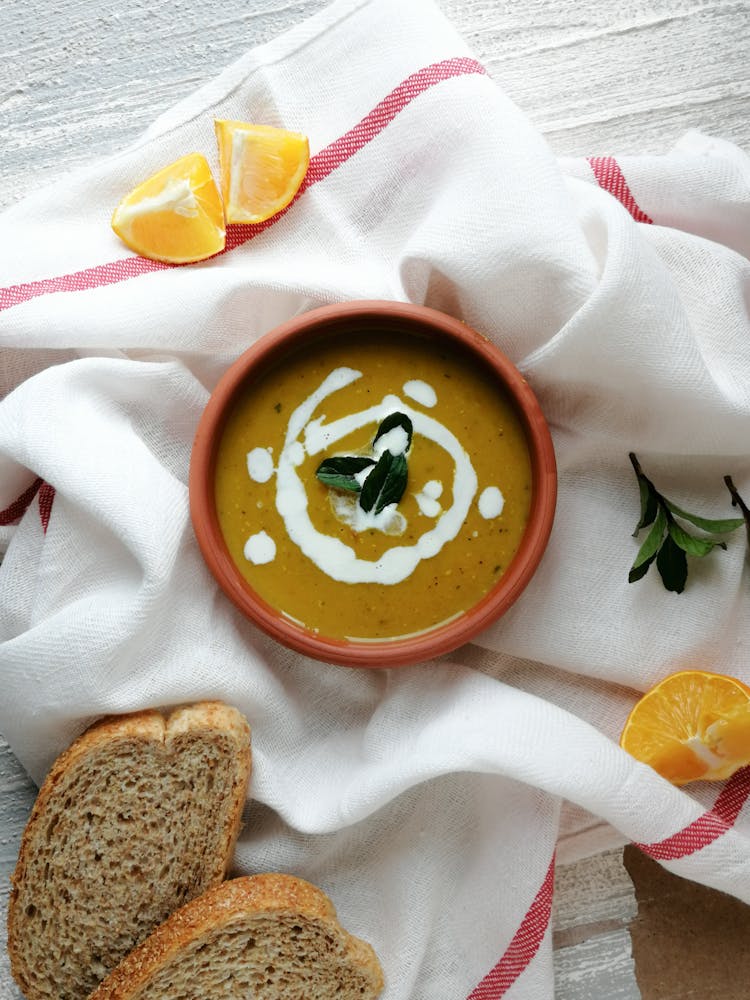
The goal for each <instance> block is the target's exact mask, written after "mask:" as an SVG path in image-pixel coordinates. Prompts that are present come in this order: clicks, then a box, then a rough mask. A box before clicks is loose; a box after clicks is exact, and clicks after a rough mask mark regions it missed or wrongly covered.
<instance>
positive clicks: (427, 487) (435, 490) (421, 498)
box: [414, 479, 443, 517]
mask: <svg viewBox="0 0 750 1000" xmlns="http://www.w3.org/2000/svg"><path fill="white" fill-rule="evenodd" d="M442 494H443V484H442V483H441V482H439V481H438V480H437V479H430V480H429V481H428V482H426V483H425V484H424V486H423V487H422V491H421V493H415V494H414V499H415V500H416V501H417V506H418V507H419V510H420V513H422V514H424V516H425V517H437V516H438V515H439V514H440V512H441V510H442V509H443V508H442V507H441V506H440V504H439V503H438V498H439V497H441V496H442Z"/></svg>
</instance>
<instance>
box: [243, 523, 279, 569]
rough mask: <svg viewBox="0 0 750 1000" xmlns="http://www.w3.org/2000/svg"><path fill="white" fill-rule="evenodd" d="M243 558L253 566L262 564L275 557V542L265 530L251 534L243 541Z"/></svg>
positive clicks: (271, 560)
mask: <svg viewBox="0 0 750 1000" xmlns="http://www.w3.org/2000/svg"><path fill="white" fill-rule="evenodd" d="M244 552H245V559H247V560H248V562H251V563H253V565H255V566H263V565H264V564H265V563H270V562H273V560H274V559H275V558H276V542H274V540H273V538H271V536H270V535H269V534H267V533H266V532H265V531H259V532H258V534H257V535H251V536H250V537H249V538H248V540H247V541H246V542H245V549H244Z"/></svg>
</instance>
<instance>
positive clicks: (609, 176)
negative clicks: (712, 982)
mask: <svg viewBox="0 0 750 1000" xmlns="http://www.w3.org/2000/svg"><path fill="white" fill-rule="evenodd" d="M588 162H589V166H590V167H591V169H592V170H593V171H594V177H596V180H597V183H598V184H599V187H601V188H604V190H605V191H609V193H610V194H611V195H614V196H615V198H617V200H618V201H619V202H620V204H621V205H624V206H625V208H626V209H627V210H628V211H629V212H630V214H631V215H632V216H633V218H634V219H635V221H636V222H647V223H649V224H653V221H654V220H653V219H652V218H651V217H650V216H648V215H646V213H645V212H644V211H643V210H642V209H641V208H639V207H638V205H637V203H636V200H635V198H634V197H633V193H632V191H631V190H630V188H629V187H628V182H627V181H626V180H625V176H624V174H623V172H622V170H620V165H619V163H618V162H617V160H616V159H615V158H614V156H589V157H588Z"/></svg>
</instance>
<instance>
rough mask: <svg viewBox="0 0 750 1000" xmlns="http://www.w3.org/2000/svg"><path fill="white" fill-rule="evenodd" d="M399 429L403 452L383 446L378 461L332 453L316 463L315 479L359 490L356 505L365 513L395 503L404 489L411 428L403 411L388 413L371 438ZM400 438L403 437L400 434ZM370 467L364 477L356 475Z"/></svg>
mask: <svg viewBox="0 0 750 1000" xmlns="http://www.w3.org/2000/svg"><path fill="white" fill-rule="evenodd" d="M397 427H399V428H401V429H402V430H403V432H404V435H405V444H404V447H403V451H398V452H392V451H391V450H390V448H388V447H383V445H381V448H382V449H383V450H382V452H381V454H380V456H379V457H378V459H377V461H376V460H375V459H374V458H369V457H367V456H365V455H335V456H333V457H332V458H326V459H324V460H323V461H322V462H321V463H320V465H319V466H318V468H317V470H316V473H315V475H316V476H317V477H318V479H319V480H320V481H321V482H322V483H324V484H325V485H326V486H329V487H331V488H333V489H338V490H345V491H347V492H350V493H359V501H358V502H359V506H360V507H361V508H362V510H363V511H365V513H370V511H374V512H375V514H380V513H381V512H382V511H383V510H385V508H386V507H388V506H389V505H390V504H394V503H398V502H399V501H400V500H401V498H402V496H403V495H404V493H405V492H406V484H407V482H408V478H409V475H408V467H407V463H406V452H408V451H409V449H410V448H411V442H412V437H413V435H414V428H413V425H412V422H411V420H410V419H409V417H407V416H406V414H405V413H399V412H394V413H389V414H388V416H387V417H386V418H385V419H384V420H383V421H382V422H381V423H380V426H379V427H378V429H377V432H376V434H375V437H374V439H373V442H372V444H373V448H374V447H375V443H376V442H377V441H379V440H380V438H382V437H383V436H384V435H385V434H388V433H389V432H390V431H393V430H395V429H396V428H397ZM402 440H403V437H402ZM368 468H369V469H370V471H369V472H368V473H367V476H366V477H364V478H363V481H362V477H360V478H357V474H358V473H361V472H364V471H365V469H368Z"/></svg>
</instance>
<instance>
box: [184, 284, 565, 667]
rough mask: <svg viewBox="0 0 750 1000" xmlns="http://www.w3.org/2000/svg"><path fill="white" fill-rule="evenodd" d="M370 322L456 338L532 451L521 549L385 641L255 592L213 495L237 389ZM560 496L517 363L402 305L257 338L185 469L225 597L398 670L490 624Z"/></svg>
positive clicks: (221, 391) (366, 663) (309, 648)
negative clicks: (489, 581)
mask: <svg viewBox="0 0 750 1000" xmlns="http://www.w3.org/2000/svg"><path fill="white" fill-rule="evenodd" d="M373 320H376V321H377V323H378V326H379V328H382V329H383V330H392V331H403V332H412V333H419V334H421V335H425V334H427V335H428V336H429V337H430V338H433V339H437V340H443V341H445V340H447V341H453V342H456V341H458V342H459V343H460V344H462V345H463V347H464V349H465V350H468V351H469V352H470V353H471V354H473V355H474V357H475V358H476V359H477V361H478V363H479V364H481V365H483V366H485V367H486V368H487V369H489V370H490V372H491V373H494V376H495V377H496V378H497V382H498V385H499V386H500V387H501V389H502V390H504V392H505V394H506V396H508V397H509V398H510V399H511V400H512V401H513V402H514V404H515V406H516V408H517V412H518V414H519V416H520V419H521V424H522V426H523V428H524V431H525V434H526V440H527V444H528V448H529V452H530V456H531V470H532V484H531V489H532V498H531V510H530V514H529V520H528V523H527V525H526V528H525V532H524V535H523V537H522V540H521V544H520V547H519V548H518V551H517V552H516V554H515V556H514V557H513V559H512V561H511V563H510V565H509V566H508V568H507V569H506V571H505V573H504V574H503V576H502V577H500V579H499V580H498V582H497V583H496V585H495V586H494V587H493V588H492V589H491V590H490V591H489V592H488V593H487V594H485V596H484V597H483V598H482V599H481V600H480V601H479V602H478V603H477V604H476V605H475V606H474V607H472V608H470V609H469V610H468V611H467V612H466V613H465V614H462V615H460V616H459V617H457V618H454V619H452V620H451V621H449V622H447V623H445V624H442V625H437V626H435V627H434V628H432V629H429V630H427V631H425V632H420V633H418V634H417V635H413V636H407V637H401V638H394V639H383V640H372V639H364V640H346V639H337V638H327V637H326V636H324V635H320V634H318V633H316V632H313V631H310V630H308V629H305V628H303V627H302V626H301V625H298V624H297V623H295V622H294V621H292V620H290V619H289V618H288V617H286V616H285V615H283V614H282V613H281V612H280V611H279V610H277V609H276V608H274V607H272V606H271V605H269V604H268V603H267V602H266V601H265V600H263V598H261V597H260V596H259V595H258V594H257V593H255V591H254V590H253V588H252V587H251V586H250V584H249V583H248V582H247V581H246V580H245V579H244V577H243V576H242V575H241V574H240V572H239V570H238V569H237V567H236V565H235V563H234V561H233V560H232V558H231V556H230V554H229V552H228V550H227V546H226V544H225V542H224V537H223V535H222V531H221V528H220V525H219V521H218V517H217V513H216V504H215V498H214V477H215V467H216V455H217V451H218V446H219V442H220V440H221V435H222V431H223V428H224V424H225V421H226V417H227V414H228V412H229V411H230V410H231V407H232V404H233V402H234V400H235V399H236V397H237V395H238V393H239V392H240V391H241V390H244V389H246V388H247V386H248V384H252V382H253V381H254V380H255V379H257V378H258V377H259V376H260V375H261V374H262V373H263V372H264V371H265V370H266V369H267V367H268V366H270V365H273V364H274V363H276V362H278V361H279V360H281V359H283V358H284V357H285V356H286V355H287V353H288V352H289V351H290V349H292V348H297V347H301V346H308V345H310V344H313V343H315V341H316V340H320V339H323V338H326V337H328V336H331V335H332V334H341V333H347V332H348V331H351V332H352V334H355V333H356V331H357V329H358V328H359V327H362V326H366V325H367V326H369V327H370V328H371V327H372V322H373ZM556 497H557V473H556V466H555V455H554V451H553V447H552V439H551V437H550V433H549V429H548V427H547V423H546V421H545V419H544V415H543V414H542V411H541V409H540V407H539V403H538V402H537V400H536V397H535V396H534V394H533V392H532V391H531V389H530V388H529V386H528V384H527V383H526V380H525V379H524V378H523V376H522V375H521V374H520V372H519V371H518V370H517V369H516V368H515V367H514V366H513V364H512V363H511V362H510V361H509V360H508V359H507V358H506V357H505V355H504V354H502V353H501V352H500V351H499V350H498V349H497V348H496V347H495V346H494V345H493V344H491V343H490V342H489V341H488V340H487V339H486V338H485V337H483V336H481V335H480V334H479V333H477V332H476V331H474V330H472V329H471V328H470V327H468V326H466V325H465V324H464V323H462V322H460V321H459V320H456V319H453V318H452V317H450V316H446V315H444V314H443V313H440V312H437V311H435V310H434V309H428V308H426V307H423V306H415V305H410V304H406V303H401V302H378V301H373V302H369V301H362V302H345V303H341V304H338V305H333V306H324V307H322V308H320V309H315V310H313V311H311V312H307V313H304V314H303V315H301V316H297V317H295V318H294V319H292V320H290V321H289V322H287V323H284V324H282V325H281V326H279V327H277V328H276V329H274V330H272V331H270V332H269V333H267V334H266V335H265V336H263V337H262V338H261V339H260V340H258V341H257V342H256V343H255V344H254V345H253V346H252V347H251V348H250V349H249V350H247V351H246V352H245V353H244V354H243V355H242V356H241V357H240V358H238V360H237V361H236V362H235V363H234V364H233V365H232V366H231V367H230V368H229V369H228V370H227V372H226V373H225V374H224V376H223V377H222V379H221V380H220V382H219V384H218V385H217V387H216V389H215V391H214V392H213V394H212V396H211V398H210V400H209V402H208V405H207V406H206V409H205V411H204V413H203V415H202V417H201V420H200V423H199V426H198V430H197V433H196V437H195V443H194V446H193V454H192V459H191V466H190V510H191V516H192V521H193V526H194V529H195V534H196V536H197V539H198V544H199V545H200V548H201V551H202V553H203V557H204V559H205V560H206V563H207V564H208V566H209V568H210V570H211V572H212V573H213V575H214V576H215V578H216V580H217V581H218V583H219V586H220V587H221V589H222V590H223V591H224V593H225V594H226V596H227V597H228V598H229V599H230V600H231V601H232V602H233V603H234V604H235V605H236V606H237V607H238V608H239V610H240V611H241V612H242V613H243V614H245V615H246V616H247V617H248V618H249V619H251V620H252V621H253V622H254V623H255V624H256V625H258V626H259V627H260V628H261V629H263V630H264V631H265V632H266V633H268V635H270V636H272V637H273V638H274V639H276V640H278V641H279V642H281V643H283V644H284V645H286V646H289V647H291V648H292V649H295V650H297V651H298V652H300V653H303V654H305V655H307V656H311V657H314V658H316V659H319V660H325V661H327V662H330V663H338V664H343V665H346V666H357V667H395V666H403V665H405V664H411V663H417V662H420V661H422V660H427V659H430V658H432V657H435V656H438V655H440V654H443V653H447V652H449V651H451V650H453V649H455V648H457V647H458V646H460V645H462V644H463V643H465V642H467V641H468V640H470V639H471V638H472V637H474V636H475V635H476V634H477V633H478V632H481V631H482V629H484V628H486V627H487V626H488V625H490V624H491V623H492V622H494V621H496V620H497V619H498V618H499V617H500V616H501V615H502V614H503V613H504V612H505V611H507V610H508V608H509V607H510V606H511V605H512V604H513V602H514V601H515V600H516V599H517V598H518V596H519V594H521V592H522V591H523V589H524V588H525V587H526V585H527V584H528V582H529V580H530V579H531V577H532V576H533V574H534V572H535V570H536V568H537V566H538V564H539V561H540V560H541V558H542V555H543V553H544V550H545V548H546V545H547V541H548V539H549V535H550V531H551V528H552V521H553V517H554V511H555V501H556Z"/></svg>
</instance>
